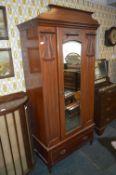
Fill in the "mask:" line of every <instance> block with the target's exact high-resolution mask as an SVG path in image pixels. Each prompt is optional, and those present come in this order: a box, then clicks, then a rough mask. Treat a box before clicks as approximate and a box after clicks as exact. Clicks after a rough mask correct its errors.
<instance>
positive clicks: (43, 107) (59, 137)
mask: <svg viewBox="0 0 116 175" xmlns="http://www.w3.org/2000/svg"><path fill="white" fill-rule="evenodd" d="M91 15H92V13H90V12H86V11H79V10H74V9H69V8H64V7H60V6H55V5H50V6H49V10H48V11H47V12H46V13H43V14H40V15H39V16H38V17H36V18H34V19H32V20H30V21H27V22H25V23H23V24H20V25H18V28H19V30H20V35H21V44H22V54H23V63H24V74H25V81H26V89H27V94H28V96H29V99H30V103H31V106H32V111H33V133H32V136H33V141H34V149H35V150H36V151H38V154H39V156H40V157H41V158H42V160H43V161H44V162H45V163H46V164H47V165H48V168H49V170H50V168H51V167H52V165H54V164H55V163H56V162H57V161H59V160H61V159H63V158H64V157H66V156H67V155H68V154H70V153H71V152H72V151H74V150H75V149H77V148H79V147H80V146H81V144H83V143H85V142H86V141H91V140H92V138H93V128H94V123H93V110H94V109H93V102H94V57H95V36H96V29H97V27H98V23H97V22H96V21H95V20H94V19H92V17H91ZM65 43H67V44H69V45H70V44H74V45H76V46H77V45H79V48H81V52H80V53H79V54H81V75H80V79H81V85H80V86H81V88H80V98H79V99H78V98H77V99H76V98H75V99H76V100H77V103H78V104H79V105H78V107H77V105H76V104H75V106H74V104H71V105H73V108H74V109H75V112H74V113H73V115H72V116H73V117H70V115H69V113H66V110H65V109H66V104H65V101H66V100H65V93H66V90H67V89H65V88H64V59H65V58H64V56H63V51H64V49H63V47H64V44H65ZM69 48H70V47H69ZM71 49H72V50H73V47H71ZM68 50H70V49H68ZM73 52H74V51H73ZM75 52H76V51H75ZM71 54H72V55H73V57H74V59H76V57H77V56H78V54H77V53H74V54H73V53H72V51H71ZM71 54H70V55H71ZM68 90H70V92H72V90H71V89H68ZM77 94H78V91H75V97H76V96H77ZM70 109H71V108H70ZM70 111H71V110H70Z"/></svg>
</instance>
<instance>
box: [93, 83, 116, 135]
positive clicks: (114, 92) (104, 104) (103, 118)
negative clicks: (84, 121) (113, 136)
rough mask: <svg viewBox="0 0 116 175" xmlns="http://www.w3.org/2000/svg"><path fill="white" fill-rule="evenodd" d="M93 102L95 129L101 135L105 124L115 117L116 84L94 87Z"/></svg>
mask: <svg viewBox="0 0 116 175" xmlns="http://www.w3.org/2000/svg"><path fill="white" fill-rule="evenodd" d="M94 104H95V107H94V109H95V110H94V121H95V129H96V132H97V134H98V135H101V134H102V133H103V132H104V129H105V128H106V126H107V124H108V123H110V122H111V121H112V120H114V119H116V85H115V84H111V85H108V86H105V87H101V88H98V89H96V90H95V103H94Z"/></svg>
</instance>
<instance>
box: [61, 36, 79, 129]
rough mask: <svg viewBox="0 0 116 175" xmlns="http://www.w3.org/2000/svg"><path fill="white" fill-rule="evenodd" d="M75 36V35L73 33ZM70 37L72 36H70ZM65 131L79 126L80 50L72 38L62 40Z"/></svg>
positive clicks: (77, 43)
mask: <svg viewBox="0 0 116 175" xmlns="http://www.w3.org/2000/svg"><path fill="white" fill-rule="evenodd" d="M75 36H76V35H75ZM71 38H72V37H71ZM62 47H63V64H64V114H65V132H70V131H72V130H74V129H76V128H78V127H79V126H80V100H81V87H80V84H81V50H82V44H81V42H78V41H76V40H74V36H73V38H72V39H71V40H70V38H69V39H68V41H65V42H63V45H62Z"/></svg>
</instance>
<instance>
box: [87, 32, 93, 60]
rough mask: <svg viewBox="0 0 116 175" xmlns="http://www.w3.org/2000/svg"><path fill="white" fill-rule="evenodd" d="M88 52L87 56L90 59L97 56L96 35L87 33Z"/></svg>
mask: <svg viewBox="0 0 116 175" xmlns="http://www.w3.org/2000/svg"><path fill="white" fill-rule="evenodd" d="M87 38H88V42H87V50H86V55H87V56H89V57H93V56H94V55H95V34H94V33H87Z"/></svg>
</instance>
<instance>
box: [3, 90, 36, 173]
mask: <svg viewBox="0 0 116 175" xmlns="http://www.w3.org/2000/svg"><path fill="white" fill-rule="evenodd" d="M28 116H29V112H28V98H27V96H26V95H25V93H23V92H20V93H16V94H11V95H6V96H3V97H0V174H4V175H8V174H9V175H19V174H20V175H26V174H27V173H28V172H29V171H30V169H31V168H32V165H33V156H32V147H31V139H30V133H29V124H28Z"/></svg>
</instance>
